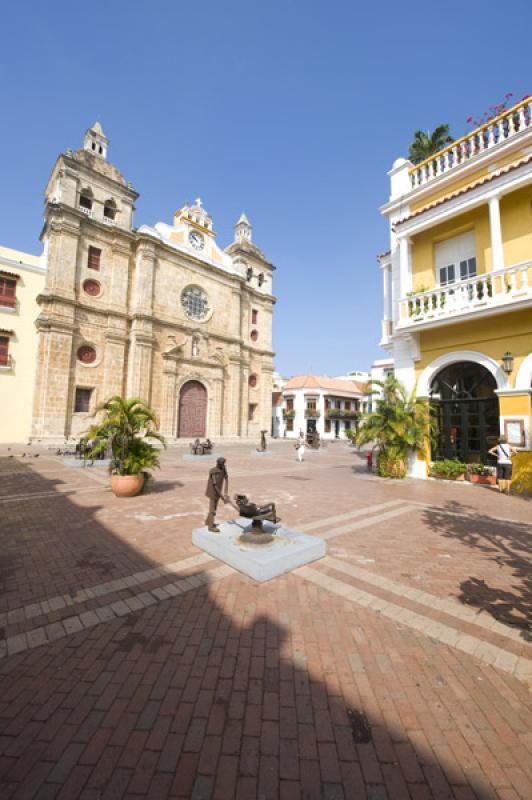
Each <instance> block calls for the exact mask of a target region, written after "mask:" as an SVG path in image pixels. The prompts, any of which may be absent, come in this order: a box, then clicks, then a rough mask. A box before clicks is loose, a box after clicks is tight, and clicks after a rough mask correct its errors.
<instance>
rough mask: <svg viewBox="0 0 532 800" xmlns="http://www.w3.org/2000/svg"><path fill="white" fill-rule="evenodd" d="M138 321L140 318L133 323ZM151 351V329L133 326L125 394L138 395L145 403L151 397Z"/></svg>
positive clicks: (129, 395)
mask: <svg viewBox="0 0 532 800" xmlns="http://www.w3.org/2000/svg"><path fill="white" fill-rule="evenodd" d="M139 322H140V320H136V321H135V322H134V323H133V324H134V325H135V326H136V324H137V323H139ZM143 327H144V326H143ZM150 327H151V323H150ZM152 351H153V336H152V335H151V331H150V332H148V331H147V330H142V329H140V330H139V329H138V328H137V327H135V328H134V329H133V330H132V332H131V339H130V349H129V360H128V370H127V396H128V397H139V398H140V399H141V400H144V401H145V402H146V403H150V398H151V368H152Z"/></svg>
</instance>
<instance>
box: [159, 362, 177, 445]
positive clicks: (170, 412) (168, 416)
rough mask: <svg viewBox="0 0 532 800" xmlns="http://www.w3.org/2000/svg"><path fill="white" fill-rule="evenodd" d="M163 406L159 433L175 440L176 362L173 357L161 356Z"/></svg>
mask: <svg viewBox="0 0 532 800" xmlns="http://www.w3.org/2000/svg"><path fill="white" fill-rule="evenodd" d="M163 364H164V366H163V404H162V411H161V433H162V434H163V436H167V437H169V438H172V439H173V438H175V437H176V436H177V431H176V416H177V415H176V403H177V372H178V361H177V358H175V356H171V355H168V356H163Z"/></svg>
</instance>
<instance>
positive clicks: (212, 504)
mask: <svg viewBox="0 0 532 800" xmlns="http://www.w3.org/2000/svg"><path fill="white" fill-rule="evenodd" d="M228 487H229V475H228V474H227V468H226V466H225V458H223V457H222V456H220V458H217V459H216V466H215V467H213V468H212V469H211V470H210V471H209V479H208V481H207V488H206V489H205V496H206V497H208V498H209V513H208V514H207V519H206V520H205V525H206V526H207V528H208V529H209V530H210V531H211V533H220V528H219V527H218V526H217V525H216V522H215V517H216V509H217V508H218V503H219V501H220V499H222V500H223V502H224V503H228V502H229V497H228V494H229V492H228Z"/></svg>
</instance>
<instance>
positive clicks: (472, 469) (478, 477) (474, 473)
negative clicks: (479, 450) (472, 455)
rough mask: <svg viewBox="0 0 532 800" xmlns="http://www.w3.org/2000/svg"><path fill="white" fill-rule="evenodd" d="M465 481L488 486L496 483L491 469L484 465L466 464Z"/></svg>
mask: <svg viewBox="0 0 532 800" xmlns="http://www.w3.org/2000/svg"><path fill="white" fill-rule="evenodd" d="M467 480H468V481H470V482H471V483H482V484H485V485H490V486H493V485H495V484H496V483H497V478H496V477H495V471H494V469H493V467H487V466H486V465H485V464H468V466H467Z"/></svg>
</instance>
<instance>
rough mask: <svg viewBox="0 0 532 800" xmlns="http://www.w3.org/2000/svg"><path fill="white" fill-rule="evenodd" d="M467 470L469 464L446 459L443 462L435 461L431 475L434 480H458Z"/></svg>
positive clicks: (431, 467) (431, 468)
mask: <svg viewBox="0 0 532 800" xmlns="http://www.w3.org/2000/svg"><path fill="white" fill-rule="evenodd" d="M466 470H467V464H464V463H463V462H462V461H456V460H455V459H452V458H446V459H444V460H443V461H433V462H432V464H431V465H430V475H431V477H432V478H458V477H459V476H460V475H463V474H464V472H465V471H466Z"/></svg>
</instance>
